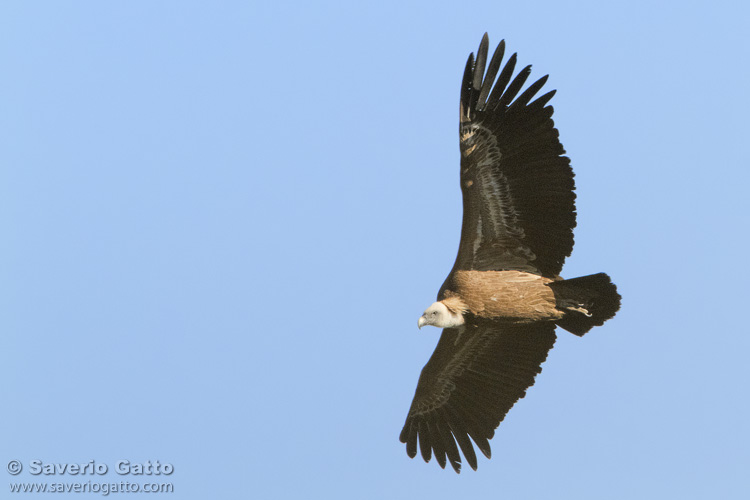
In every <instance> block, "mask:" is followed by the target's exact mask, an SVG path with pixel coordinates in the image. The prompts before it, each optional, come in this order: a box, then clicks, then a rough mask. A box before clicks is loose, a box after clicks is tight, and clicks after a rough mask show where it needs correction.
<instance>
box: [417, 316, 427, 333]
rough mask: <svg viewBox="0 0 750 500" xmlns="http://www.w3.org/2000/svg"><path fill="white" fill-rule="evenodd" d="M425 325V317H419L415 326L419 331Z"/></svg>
mask: <svg viewBox="0 0 750 500" xmlns="http://www.w3.org/2000/svg"><path fill="white" fill-rule="evenodd" d="M426 324H427V320H426V319H425V317H424V316H420V317H419V321H418V322H417V326H418V327H419V329H420V330H421V329H422V327H423V326H424V325H426Z"/></svg>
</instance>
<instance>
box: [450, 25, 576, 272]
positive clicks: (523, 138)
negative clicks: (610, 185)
mask: <svg viewBox="0 0 750 500" xmlns="http://www.w3.org/2000/svg"><path fill="white" fill-rule="evenodd" d="M488 45H489V41H488V38H487V34H485V35H484V37H483V38H482V43H481V44H480V46H479V50H478V51H477V58H476V61H475V60H474V57H473V56H474V55H473V54H471V55H470V56H469V60H468V61H467V63H466V70H465V73H464V78H463V83H462V86H461V123H460V139H461V190H462V191H463V205H464V215H463V225H462V228H461V243H460V246H459V249H458V257H457V258H456V263H455V265H454V267H453V271H456V270H459V269H471V270H477V271H501V270H510V269H514V270H518V271H527V272H532V273H535V274H540V275H542V276H547V277H554V276H557V275H559V274H560V270H561V269H562V265H563V262H564V261H565V257H567V256H569V255H570V252H571V251H572V249H573V228H574V227H575V225H576V213H575V194H574V193H573V190H574V189H575V185H574V182H573V171H572V169H571V168H570V160H569V159H568V158H567V157H564V156H562V155H563V154H564V153H565V150H564V149H563V147H562V144H560V141H559V139H558V132H557V129H556V128H555V125H554V123H553V121H552V118H551V117H552V111H553V110H552V107H551V106H547V103H548V102H549V100H550V99H551V98H552V96H553V95H554V93H555V91H554V90H553V91H551V92H548V93H546V94H544V95H542V96H541V97H539V98H538V99H536V100H535V101H533V102H532V101H531V99H532V98H533V97H534V96H535V94H536V93H537V92H539V90H540V89H541V88H542V86H543V85H544V83H545V82H546V81H547V77H546V76H545V77H543V78H541V79H539V80H538V81H536V82H535V83H533V84H532V85H530V86H529V87H528V88H527V89H526V90H525V91H524V92H523V93H521V94H520V95H518V93H519V91H520V90H521V88H522V87H523V85H524V82H525V81H526V79H527V78H528V76H529V74H530V72H531V66H526V67H525V68H524V69H522V70H521V71H520V72H519V73H518V75H517V76H516V77H515V78H513V80H512V81H511V77H512V74H513V70H514V68H515V65H516V54H513V55H512V56H511V57H510V59H509V60H508V62H507V63H506V64H505V67H504V68H503V69H502V71H500V72H499V73H500V74H499V76H498V71H499V70H500V65H501V61H502V58H503V54H504V52H505V42H504V41H502V42H500V44H499V45H498V47H497V49H496V50H495V54H494V55H493V56H492V60H491V61H490V63H489V66H488V67H487V72H486V74H485V71H484V69H485V62H486V60H487V48H488ZM517 95H518V97H516V96H517ZM453 271H452V272H453ZM452 272H451V274H452ZM449 278H450V276H449Z"/></svg>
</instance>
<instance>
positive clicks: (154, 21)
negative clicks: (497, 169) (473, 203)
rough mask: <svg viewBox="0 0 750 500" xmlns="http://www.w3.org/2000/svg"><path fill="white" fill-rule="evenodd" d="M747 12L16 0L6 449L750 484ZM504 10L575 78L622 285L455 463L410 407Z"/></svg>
mask: <svg viewBox="0 0 750 500" xmlns="http://www.w3.org/2000/svg"><path fill="white" fill-rule="evenodd" d="M271 3H272V4H273V5H270V4H271ZM747 24H748V8H747V6H746V5H745V4H744V3H743V2H739V1H738V2H722V1H718V2H712V3H710V5H709V3H708V2H680V3H677V2H663V3H661V4H658V3H657V4H656V5H654V4H653V3H651V2H638V1H636V2H620V3H616V4H604V3H601V2H576V3H572V2H571V3H569V4H568V5H565V4H564V3H563V2H548V1H540V2H532V3H528V4H524V3H522V2H497V1H492V2H481V1H479V2H473V3H471V4H462V6H460V7H459V3H458V2H455V3H453V4H440V3H436V2H414V3H411V2H390V1H381V2H372V3H363V4H360V5H355V4H354V3H351V2H322V3H321V2H317V3H314V4H313V3H307V2H304V3H303V2H286V3H285V2H263V3H262V4H261V3H254V2H211V3H209V2H190V1H180V2H177V1H160V2H142V1H140V2H138V1H136V2H81V1H79V2H20V1H12V2H4V3H3V4H2V5H1V6H0V68H2V77H0V90H1V92H0V95H2V98H0V224H2V232H3V235H4V237H3V238H2V250H0V251H2V259H0V281H2V283H4V286H3V287H0V332H1V334H0V380H2V381H3V382H2V384H0V397H2V401H4V404H5V411H4V412H3V421H4V425H3V426H2V431H0V450H2V453H0V458H1V459H2V460H3V461H4V462H3V463H7V462H9V461H11V460H19V461H20V462H21V463H22V464H23V465H24V467H25V470H24V471H23V472H22V473H21V474H19V475H17V476H11V475H9V474H7V473H6V472H3V474H5V479H6V481H5V482H6V483H10V482H13V481H35V480H36V481H40V480H44V481H47V482H50V481H67V482H71V481H76V480H83V481H84V482H85V481H87V480H89V479H91V476H85V477H81V476H78V477H77V478H76V477H72V476H62V477H61V476H48V477H41V476H34V475H31V474H30V473H29V470H28V464H29V462H30V461H32V460H42V461H44V462H48V463H85V462H89V461H90V460H95V461H97V462H101V463H105V464H108V465H109V467H110V469H111V468H112V466H113V464H114V463H116V462H117V461H118V460H122V459H127V460H130V461H131V462H145V461H147V460H152V461H153V460H159V461H161V462H167V463H171V464H172V465H173V466H174V473H173V474H171V475H170V476H169V481H171V482H172V483H174V487H175V493H174V494H172V495H170V496H169V498H180V499H182V498H184V499H203V498H211V497H213V498H280V499H287V498H289V499H291V498H322V497H323V496H325V497H326V498H334V499H338V498H341V499H344V498H346V499H351V498H361V499H369V498H372V499H377V498H394V499H401V498H418V497H424V498H427V497H431V498H477V497H482V498H488V497H491V498H513V499H541V498H575V499H576V500H583V499H602V498H607V499H630V498H665V497H668V498H680V499H693V498H696V499H697V498H726V499H732V498H745V496H744V495H746V494H747V492H748V491H749V490H750V479H748V470H749V468H750V446H748V445H750V430H749V429H748V421H750V401H749V400H748V390H747V382H748V379H749V378H750V369H749V368H748V363H747V353H748V351H749V350H750V335H748V334H749V333H750V332H748V328H747V322H746V321H745V315H746V313H747V299H748V291H747V286H748V285H747V283H748V281H750V280H749V278H750V272H748V267H747V265H746V253H747V245H748V239H747V231H748V209H750V203H749V202H748V195H747V188H746V186H747V184H748V181H749V180H750V175H748V147H747V141H748V139H747V136H748V132H750V130H749V128H748V121H747V117H748V112H750V104H748V99H747V97H746V94H747V91H748V88H750V69H748V64H747V63H748V60H749V59H750V57H749V56H750V50H749V49H750V42H748V41H747ZM485 31H487V32H489V35H490V40H491V44H492V45H493V46H494V44H496V43H497V42H498V41H499V40H500V39H501V38H505V40H506V42H507V44H508V50H509V51H510V52H511V53H512V52H516V51H517V52H518V53H519V63H521V64H533V71H532V76H536V77H541V76H543V75H545V74H550V79H549V82H548V83H547V85H546V86H545V88H548V89H552V88H556V89H558V93H557V95H556V96H555V97H554V99H553V101H552V104H553V105H554V107H555V122H556V124H557V126H558V128H559V130H560V134H561V139H562V142H563V144H564V146H565V148H566V150H567V152H568V154H569V156H570V157H571V159H572V164H573V168H574V170H575V172H576V183H577V193H578V201H577V206H578V212H579V217H578V227H577V229H576V233H575V235H576V247H575V249H574V251H573V255H572V256H571V257H570V258H569V259H568V261H567V264H566V267H565V269H564V271H563V274H564V276H566V277H574V276H579V275H585V274H591V273H594V272H599V271H606V272H608V273H609V274H610V275H611V276H612V277H613V279H614V281H615V282H616V283H617V284H618V287H619V290H620V292H621V294H622V295H623V308H622V310H621V311H620V312H619V314H618V315H617V317H616V318H615V319H614V320H612V321H610V322H608V323H607V324H606V325H605V326H604V327H601V328H597V329H596V330H594V331H593V332H591V333H590V334H588V335H587V336H586V337H584V338H582V339H579V338H576V337H574V336H572V335H569V334H567V333H566V332H559V338H558V342H557V344H556V347H555V348H554V349H553V351H552V352H551V354H550V356H549V358H548V360H547V362H546V363H545V365H544V371H543V373H542V374H541V375H540V376H539V377H538V378H537V383H536V384H535V386H534V387H533V388H532V389H530V390H529V392H528V395H527V397H526V398H525V399H523V400H521V401H520V402H519V403H518V404H517V405H516V407H515V408H514V409H513V410H512V411H511V412H510V414H509V415H508V417H507V418H506V420H505V422H503V423H502V425H501V426H500V428H499V429H498V431H497V433H496V436H495V438H494V439H493V441H492V443H491V444H492V448H493V458H492V460H486V459H483V458H480V463H479V470H478V472H473V471H471V470H470V469H468V468H466V469H467V470H466V471H465V472H464V473H462V474H461V475H460V476H457V475H456V474H454V473H453V472H452V471H450V470H441V469H440V468H439V467H438V466H437V465H436V464H435V463H434V461H433V462H431V463H429V464H425V463H424V462H422V461H421V459H415V460H410V459H409V458H408V457H407V456H406V453H405V450H404V446H403V445H402V444H401V443H399V442H398V434H399V432H400V430H401V426H402V425H403V421H404V418H405V417H406V412H407V410H408V408H409V404H410V402H411V398H412V395H413V393H414V389H415V386H416V382H417V377H418V376H419V372H420V370H421V368H422V366H423V364H424V363H425V362H426V360H427V358H428V357H429V355H430V353H431V352H432V350H433V348H434V346H435V344H436V342H437V339H438V335H439V331H438V330H436V329H423V330H421V331H418V330H417V328H416V320H417V318H418V317H419V315H420V314H421V313H422V311H423V310H424V308H425V307H427V306H428V305H429V304H430V303H431V302H432V301H433V300H434V296H435V294H436V292H437V290H438V288H439V287H440V285H441V283H442V282H443V279H444V278H445V276H446V274H447V273H448V271H449V270H450V268H451V266H452V264H453V259H454V258H455V254H456V250H457V247H458V237H459V230H460V221H461V199H460V191H459V187H458V161H459V154H458V140H457V139H458V138H457V130H458V121H457V120H458V96H459V84H460V78H461V75H462V71H463V68H464V64H465V61H466V57H467V56H468V54H469V52H472V51H475V50H476V47H477V45H478V44H479V41H480V38H481V36H482V34H483V33H484V32H485ZM40 477H41V479H40ZM103 478H104V479H103V480H104V481H114V480H119V479H121V477H119V476H117V475H116V474H113V473H112V472H110V473H108V475H106V476H103ZM94 479H95V480H99V479H100V478H99V477H94ZM131 479H134V480H140V479H142V477H141V478H137V477H135V478H132V477H131ZM157 479H159V480H161V478H157ZM2 488H3V489H4V491H6V492H7V491H8V489H7V488H8V485H7V484H6V485H2ZM92 495H95V494H92ZM0 496H3V498H4V497H5V496H4V495H0ZM18 496H19V497H20V496H23V497H25V498H34V496H33V495H18ZM58 496H60V495H58ZM71 496H73V495H71ZM78 496H79V495H75V497H76V498H77V497H78ZM11 497H12V496H11ZM44 497H45V496H39V498H44Z"/></svg>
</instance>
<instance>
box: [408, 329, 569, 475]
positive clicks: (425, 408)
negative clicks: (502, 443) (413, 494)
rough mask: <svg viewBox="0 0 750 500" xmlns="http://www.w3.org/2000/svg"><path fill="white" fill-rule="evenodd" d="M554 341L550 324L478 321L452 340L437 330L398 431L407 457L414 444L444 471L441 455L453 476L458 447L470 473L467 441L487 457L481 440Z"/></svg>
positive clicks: (472, 461) (449, 332) (450, 332)
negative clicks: (451, 468) (432, 346)
mask: <svg viewBox="0 0 750 500" xmlns="http://www.w3.org/2000/svg"><path fill="white" fill-rule="evenodd" d="M554 343H555V325H554V324H553V323H539V324H533V325H523V326H510V325H502V326H499V325H497V323H493V322H481V323H477V324H469V325H467V326H466V330H465V331H464V332H463V333H461V334H460V335H459V333H458V330H456V329H445V330H443V334H442V336H441V337H440V342H438V345H437V347H436V348H435V352H434V353H433V354H432V357H431V358H430V360H429V361H428V362H427V364H426V365H425V367H424V368H423V369H422V374H421V375H420V377H419V383H418V384H417V391H416V394H415V395H414V400H413V401H412V404H411V408H410V409H409V415H408V416H407V417H406V424H404V429H403V430H402V431H401V437H400V439H401V442H402V443H406V452H407V454H408V455H409V456H410V457H412V458H414V457H415V456H416V454H417V441H419V449H420V451H421V453H422V457H423V458H424V460H425V461H426V462H429V461H430V458H431V456H432V455H433V454H434V455H435V459H436V460H437V462H438V464H440V467H442V468H445V464H446V457H447V459H448V461H449V462H450V464H451V466H452V467H453V469H454V470H455V471H456V472H460V471H461V457H460V455H459V453H458V448H460V449H461V451H462V452H463V455H464V457H465V458H466V460H467V461H468V462H469V465H470V466H471V468H472V469H474V470H476V468H477V456H476V454H475V452H474V447H473V446H472V443H471V441H470V440H469V438H470V437H471V440H473V441H474V443H476V445H477V447H478V448H479V449H480V450H481V451H482V453H484V455H485V456H486V457H487V458H489V457H490V444H489V440H490V439H491V438H492V436H493V435H494V434H495V429H496V428H497V426H498V425H500V422H501V421H502V420H503V418H505V415H506V414H507V413H508V410H510V409H511V407H513V405H514V404H515V403H516V401H518V400H519V399H520V398H522V397H523V396H524V395H525V394H526V389H528V388H529V387H530V386H531V385H532V384H533V383H534V377H535V376H536V374H537V373H540V372H541V371H542V369H541V367H540V365H541V364H542V362H544V360H545V359H546V358H547V352H549V350H550V349H551V348H552V346H553V345H554ZM456 444H458V446H456Z"/></svg>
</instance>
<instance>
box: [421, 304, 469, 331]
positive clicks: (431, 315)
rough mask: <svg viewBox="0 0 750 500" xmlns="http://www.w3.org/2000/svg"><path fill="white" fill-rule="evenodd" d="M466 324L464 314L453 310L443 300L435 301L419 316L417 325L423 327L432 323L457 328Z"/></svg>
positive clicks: (442, 326)
mask: <svg viewBox="0 0 750 500" xmlns="http://www.w3.org/2000/svg"><path fill="white" fill-rule="evenodd" d="M463 324H464V316H463V314H461V313H460V312H455V313H454V312H451V311H450V309H448V308H447V307H446V306H445V304H443V303H442V302H435V303H434V304H432V305H431V306H430V307H428V308H427V310H426V311H425V312H424V314H423V315H422V316H420V318H419V322H418V323H417V325H418V326H419V328H422V327H423V326H425V325H432V326H436V327H438V328H456V327H457V326H461V325H463Z"/></svg>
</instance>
